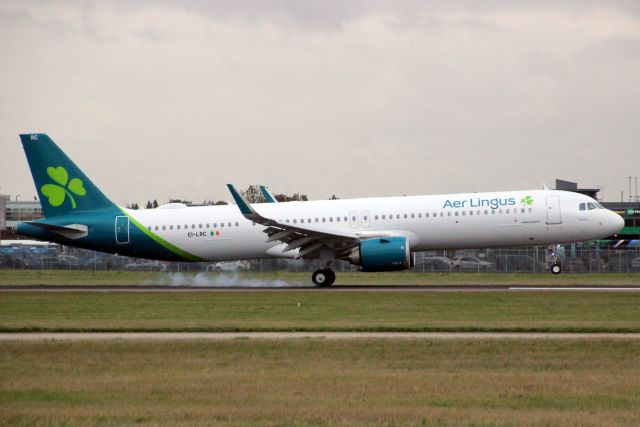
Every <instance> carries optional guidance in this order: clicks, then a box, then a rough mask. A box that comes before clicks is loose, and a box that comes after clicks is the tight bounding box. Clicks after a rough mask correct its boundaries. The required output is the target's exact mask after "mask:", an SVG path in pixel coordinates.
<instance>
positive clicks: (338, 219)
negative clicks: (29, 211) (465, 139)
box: [127, 190, 623, 261]
mask: <svg viewBox="0 0 640 427" xmlns="http://www.w3.org/2000/svg"><path fill="white" fill-rule="evenodd" d="M581 203H583V204H585V203H594V204H595V201H594V200H593V199H591V198H590V197H587V196H583V195H581V194H576V193H571V192H564V191H555V190H532V191H511V192H496V193H466V194H450V195H435V196H407V197H383V198H363V199H345V200H322V201H311V202H288V203H262V204H254V205H252V206H253V207H254V209H255V210H256V211H257V212H258V213H259V214H261V215H262V216H264V217H267V218H271V219H274V220H277V221H279V222H282V223H285V224H287V223H288V224H291V225H292V226H299V227H303V228H307V229H313V230H318V231H348V232H352V233H355V234H357V235H360V236H363V237H364V236H366V235H367V234H375V235H380V234H385V233H388V234H389V235H398V236H405V237H407V239H408V241H409V245H410V247H411V250H412V251H423V250H436V249H454V248H489V247H506V246H532V245H545V244H553V243H567V242H578V241H585V240H594V239H600V238H604V237H607V236H610V235H612V234H615V233H616V232H617V231H618V230H619V229H620V228H621V227H622V225H623V222H622V219H621V217H620V216H619V215H617V214H615V213H613V212H611V211H608V210H607V209H604V208H601V207H598V208H594V209H585V210H580V209H579V205H580V204H581ZM127 213H129V214H130V215H131V216H132V217H133V218H135V219H136V220H137V221H138V222H140V223H141V224H142V225H144V226H145V227H147V228H148V229H149V230H150V231H151V232H153V233H155V234H157V235H158V236H159V237H161V238H163V239H165V240H166V241H168V242H170V243H172V244H174V245H175V246H177V247H179V248H181V249H183V250H185V251H187V252H189V253H192V254H194V255H197V256H198V257H200V258H203V259H205V260H211V261H222V260H233V259H249V258H268V257H293V256H295V254H296V251H291V252H286V253H283V252H282V249H283V248H284V246H285V245H284V244H282V243H279V242H270V243H266V240H267V235H266V234H265V233H264V232H263V230H264V229H265V227H264V226H262V225H260V224H256V223H253V222H252V221H250V220H247V219H246V218H245V217H244V216H243V215H242V214H241V213H240V211H239V209H238V207H237V206H235V205H227V206H203V207H177V208H158V209H146V210H127Z"/></svg>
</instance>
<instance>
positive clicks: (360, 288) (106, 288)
mask: <svg viewBox="0 0 640 427" xmlns="http://www.w3.org/2000/svg"><path fill="white" fill-rule="evenodd" d="M292 291H293V292H504V291H519V292H522V291H532V292H533V291H535V292H640V286H627V285H625V286H591V285H571V286H526V285H350V286H331V287H327V288H318V287H315V286H310V285H301V286H168V285H60V286H49V285H25V286H22V285H21V286H7V285H3V286H0V292H97V293H100V292H292Z"/></svg>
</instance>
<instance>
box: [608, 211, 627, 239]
mask: <svg viewBox="0 0 640 427" xmlns="http://www.w3.org/2000/svg"><path fill="white" fill-rule="evenodd" d="M609 217H610V218H611V219H610V220H609V221H608V222H609V224H610V227H611V234H615V233H617V232H618V231H620V230H621V229H622V227H624V218H622V216H620V215H618V214H617V213H615V212H609Z"/></svg>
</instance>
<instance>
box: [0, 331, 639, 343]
mask: <svg viewBox="0 0 640 427" xmlns="http://www.w3.org/2000/svg"><path fill="white" fill-rule="evenodd" d="M242 339H252V340H284V339H328V340H341V339H427V340H487V339H491V340H498V339H511V340H549V339H553V340H570V339H631V340H637V339H640V333H563V332H558V333H551V332H549V333H547V332H28V333H22V332H17V333H0V342H2V341H114V340H115V341H118V340H123V341H130V340H142V341H149V340H156V341H169V340H208V341H222V340H242Z"/></svg>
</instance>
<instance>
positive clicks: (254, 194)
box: [126, 185, 339, 209]
mask: <svg viewBox="0 0 640 427" xmlns="http://www.w3.org/2000/svg"><path fill="white" fill-rule="evenodd" d="M240 192H241V193H242V195H243V196H244V197H245V198H246V199H247V201H248V202H249V203H265V202H266V200H265V199H264V196H263V195H262V192H261V191H260V187H259V186H258V185H250V186H249V187H247V188H246V189H245V190H241V191H240ZM273 197H274V199H276V200H277V201H278V202H293V201H302V202H306V201H308V200H309V198H308V197H307V195H306V194H303V193H293V194H291V195H289V194H284V193H282V194H274V195H273ZM337 199H339V197H338V196H336V195H335V194H333V195H331V197H329V200H337ZM168 203H183V204H185V205H187V206H211V205H228V204H229V202H227V201H226V200H203V201H202V203H193V201H191V200H185V199H173V198H172V199H169V202H168ZM158 206H160V205H159V203H158V200H157V199H153V200H147V203H146V205H145V209H155V208H157V207H158ZM126 207H127V209H140V205H138V203H130V204H127V206H126Z"/></svg>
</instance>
